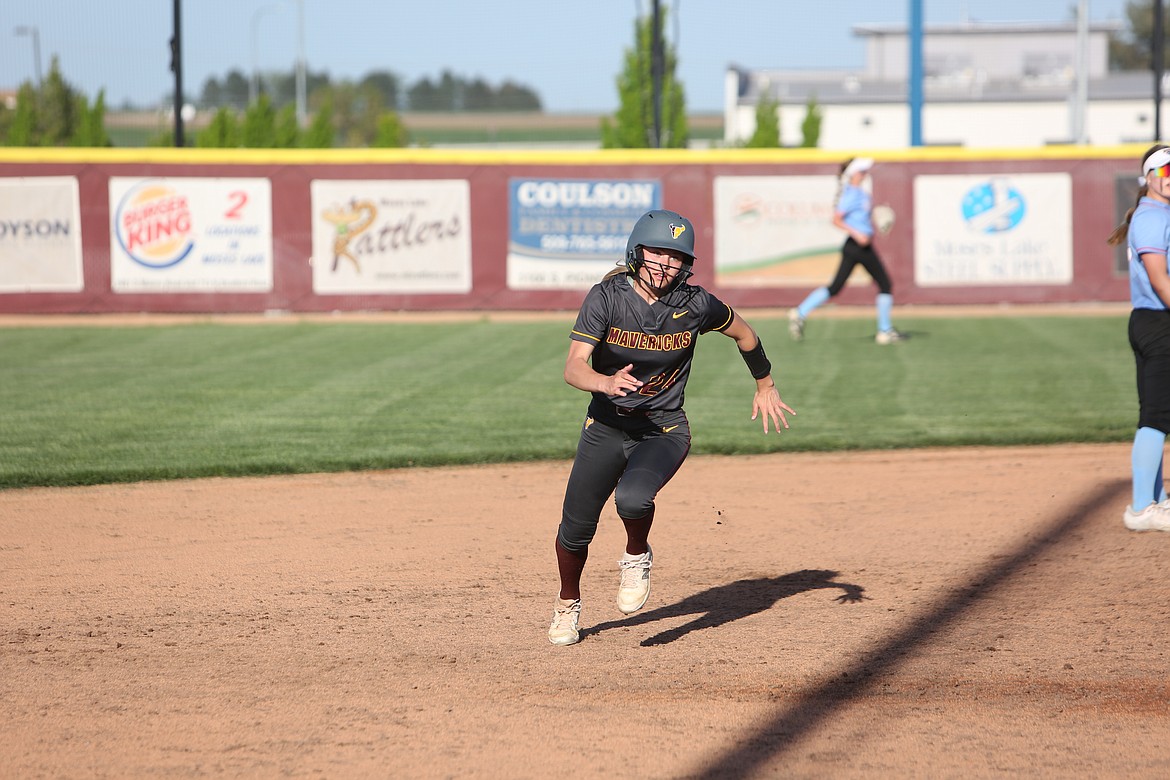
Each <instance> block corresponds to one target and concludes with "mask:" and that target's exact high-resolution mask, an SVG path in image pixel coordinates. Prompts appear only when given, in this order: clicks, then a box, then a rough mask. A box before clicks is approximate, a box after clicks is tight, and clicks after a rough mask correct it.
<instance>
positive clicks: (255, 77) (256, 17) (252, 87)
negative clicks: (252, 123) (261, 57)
mask: <svg viewBox="0 0 1170 780" xmlns="http://www.w3.org/2000/svg"><path fill="white" fill-rule="evenodd" d="M283 10H284V6H283V5H276V4H273V5H262V6H260V7H259V8H257V9H256V10H255V11H253V12H252V80H251V81H250V82H249V84H248V105H252V104H253V103H255V102H256V100H257V98H259V97H260V67H259V65H257V63H256V32H257V30H258V28H259V26H260V17H262V16H263V15H264V14H266V13H270V12H272V11H283Z"/></svg>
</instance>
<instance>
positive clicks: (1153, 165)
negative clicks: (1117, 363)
mask: <svg viewBox="0 0 1170 780" xmlns="http://www.w3.org/2000/svg"><path fill="white" fill-rule="evenodd" d="M1122 241H1127V242H1128V254H1129V293H1130V302H1131V303H1132V305H1133V310H1132V311H1131V312H1130V314H1129V345H1130V347H1131V348H1132V349H1133V356H1134V360H1135V361H1136V363H1137V392H1138V410H1139V411H1138V429H1137V433H1136V434H1135V435H1134V438H1133V451H1132V454H1131V468H1132V471H1133V499H1132V502H1131V504H1130V506H1127V507H1126V508H1125V513H1124V515H1123V516H1122V520H1123V522H1124V523H1125V527H1126V528H1128V529H1130V530H1131V531H1150V530H1157V531H1170V502H1168V501H1167V500H1166V488H1165V486H1164V485H1163V483H1162V455H1163V449H1164V447H1165V444H1166V432H1167V431H1170V310H1168V308H1167V304H1170V266H1168V265H1167V260H1166V258H1167V254H1168V252H1170V148H1167V147H1165V146H1163V145H1161V144H1159V145H1155V146H1152V147H1150V148H1149V149H1148V150H1147V151H1146V153H1145V155H1144V156H1143V157H1142V186H1141V189H1139V190H1138V197H1137V203H1136V204H1135V205H1134V207H1133V208H1131V209H1130V210H1129V212H1128V213H1127V214H1126V215H1125V221H1124V222H1122V223H1121V224H1120V225H1118V226H1117V228H1116V229H1115V230H1114V231H1113V233H1112V235H1110V236H1109V243H1110V244H1112V245H1114V246H1116V245H1118V244H1120V243H1121V242H1122Z"/></svg>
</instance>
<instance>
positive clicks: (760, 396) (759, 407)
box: [752, 385, 796, 433]
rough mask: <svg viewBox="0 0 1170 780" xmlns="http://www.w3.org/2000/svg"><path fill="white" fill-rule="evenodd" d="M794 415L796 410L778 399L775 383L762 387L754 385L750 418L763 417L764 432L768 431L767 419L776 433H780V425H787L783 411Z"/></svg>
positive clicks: (778, 393)
mask: <svg viewBox="0 0 1170 780" xmlns="http://www.w3.org/2000/svg"><path fill="white" fill-rule="evenodd" d="M785 412H788V414H791V415H793V416H794V417H795V416H796V412H795V411H793V409H792V407H790V406H789V405H788V404H786V403H784V402H783V401H782V400H780V391H778V390H777V389H776V385H765V386H764V387H759V386H757V387H756V397H755V398H753V399H752V419H753V420H754V419H756V418H757V417H762V418H763V420H762V421H763V423H764V433H767V432H768V420H769V419H771V420H772V427H773V428H775V429H776V433H780V426H781V425H783V426H784V427H785V428H787V427H788V418H787V417H785V416H784V413H785Z"/></svg>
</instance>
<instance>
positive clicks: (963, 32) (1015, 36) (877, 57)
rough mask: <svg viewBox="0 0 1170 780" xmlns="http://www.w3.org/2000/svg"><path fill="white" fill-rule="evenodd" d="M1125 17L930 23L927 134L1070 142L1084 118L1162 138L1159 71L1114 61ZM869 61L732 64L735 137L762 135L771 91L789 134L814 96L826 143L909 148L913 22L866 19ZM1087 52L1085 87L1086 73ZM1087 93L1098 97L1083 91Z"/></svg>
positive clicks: (927, 139) (730, 104)
mask: <svg viewBox="0 0 1170 780" xmlns="http://www.w3.org/2000/svg"><path fill="white" fill-rule="evenodd" d="M1122 29H1124V25H1123V24H1122V23H1121V22H1114V21H1106V22H1093V23H1091V24H1089V25H1088V26H1087V35H1086V36H1085V37H1084V39H1083V40H1084V42H1085V45H1084V48H1083V49H1082V48H1081V47H1080V45H1079V43H1078V42H1079V41H1080V40H1081V38H1080V37H1079V36H1078V34H1077V25H1076V23H1075V22H1067V23H1060V24H1052V23H978V22H967V23H961V24H951V25H928V26H926V27H924V29H923V37H922V50H923V71H924V79H923V103H922V113H921V121H922V125H921V130H922V142H923V143H924V144H926V145H932V146H934V145H957V146H968V147H1005V146H1008V147H1010V146H1042V145H1046V144H1060V143H1070V142H1074V141H1075V140H1076V136H1077V133H1076V130H1077V128H1078V127H1079V126H1080V125H1079V124H1078V123H1079V122H1083V128H1084V131H1083V134H1082V137H1083V138H1084V140H1085V141H1087V142H1088V143H1092V144H1117V143H1133V142H1147V141H1153V140H1154V138H1153V136H1154V97H1153V92H1154V83H1153V75H1152V74H1151V73H1149V72H1145V71H1138V72H1124V73H1121V72H1114V73H1110V72H1109V69H1108V57H1109V36H1110V34H1111V33H1116V32H1120V31H1121V30H1122ZM853 32H854V34H855V35H858V36H862V37H864V38H865V39H866V67H865V70H863V71H846V70H746V69H743V68H740V67H737V66H730V67H729V68H728V71H727V75H726V81H725V85H724V141H725V143H726V144H728V145H734V144H736V143H739V142H741V141H744V140H746V139H748V138H750V137H751V135H752V133H753V132H754V130H755V124H756V105H757V103H758V101H759V99H760V97H761V95H764V94H770V95H771V96H772V97H773V98H775V99H776V100H778V101H779V103H780V133H781V141H782V143H783V144H784V145H786V146H798V145H799V144H800V142H801V138H802V133H801V123H802V122H803V121H804V119H805V115H806V112H807V108H806V106H807V103H808V101H809V100H810V99H812V100H813V101H815V103H816V104H817V106H819V108H820V110H821V115H822V122H821V132H820V140H819V143H818V146H819V148H822V149H891V148H904V147H906V146H909V145H910V104H909V72H910V45H909V38H908V34H907V28H906V26H905V25H895V24H889V25H879V24H863V25H857V26H855V27H854V28H853ZM1082 53H1083V56H1084V61H1085V63H1086V68H1085V69H1086V72H1087V78H1086V79H1085V87H1084V90H1085V91H1084V92H1081V90H1080V88H1079V87H1080V82H1079V79H1078V74H1077V62H1078V54H1082ZM1078 94H1087V101H1085V102H1083V103H1082V101H1080V100H1079V99H1078Z"/></svg>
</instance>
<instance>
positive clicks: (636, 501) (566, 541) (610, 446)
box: [557, 402, 691, 553]
mask: <svg viewBox="0 0 1170 780" xmlns="http://www.w3.org/2000/svg"><path fill="white" fill-rule="evenodd" d="M612 409H613V408H612V407H609V409H608V410H606V409H604V408H603V407H602V406H601V405H599V404H598V403H597V402H594V403H593V404H591V405H590V407H589V416H587V417H586V418H585V425H584V427H583V428H582V430H581V439H580V441H579V442H578V443H577V455H576V458H575V459H574V460H573V470H572V472H570V474H569V483H568V485H567V487H566V488H565V502H564V506H563V507H562V510H561V525H560V528H559V529H558V530H557V541H559V542H560V544H561V547H563V548H565V549H566V550H568V551H569V552H573V553H581V552H584V551H585V550H587V549H588V547H589V543H590V542H592V541H593V537H594V535H595V534H596V533H597V523H598V521H599V520H600V518H601V510H602V509H603V508H604V506H605V502H606V501H608V500H609V497H610V496H611V495H612V496H613V497H614V502H615V504H616V505H617V513H618V517H620V518H622V519H623V520H640V519H642V518H644V517H646V516H647V515H648V514H650V513H651V512H653V511H654V498H655V497H656V496H657V495H658V491H659V490H661V489H662V486H663V485H665V484H666V483H667V482H669V481H670V478H671V477H673V476H674V475H675V473H676V472H677V471H678V469H679V467H680V466H682V463H683V461H684V460H685V459H686V457H687V453H688V452H689V451H690V449H691V428H690V424H689V423H688V422H687V416H686V414H685V413H684V412H683V411H682V410H681V409H678V410H676V411H670V412H652V413H650V414H649V415H643V416H634V417H619V416H617V415H616V414H615V413H614V412H613V411H612Z"/></svg>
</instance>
